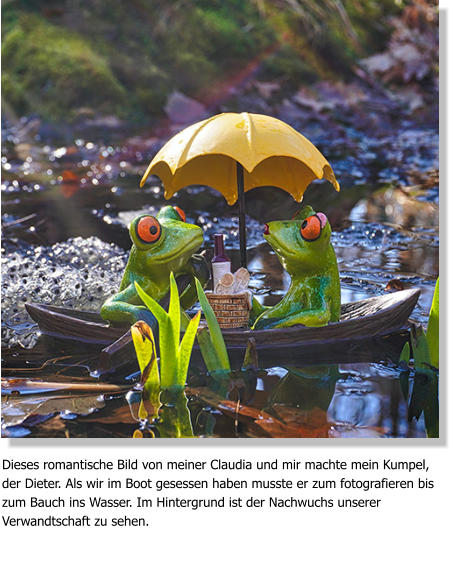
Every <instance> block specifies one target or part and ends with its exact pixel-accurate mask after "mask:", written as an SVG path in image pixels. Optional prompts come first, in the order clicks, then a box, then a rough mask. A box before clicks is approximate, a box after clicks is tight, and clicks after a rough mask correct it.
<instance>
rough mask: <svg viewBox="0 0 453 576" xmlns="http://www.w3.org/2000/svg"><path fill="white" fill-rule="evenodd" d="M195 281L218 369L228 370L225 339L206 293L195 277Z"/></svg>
mask: <svg viewBox="0 0 453 576" xmlns="http://www.w3.org/2000/svg"><path fill="white" fill-rule="evenodd" d="M195 283H196V285H197V293H198V300H199V302H200V306H201V308H202V309H203V312H204V316H205V318H206V322H207V324H208V328H209V333H210V337H211V342H212V346H213V348H214V350H215V351H216V354H217V357H218V360H219V363H220V369H221V370H227V371H230V370H231V367H230V359H229V358H228V351H227V348H226V346H225V340H224V339H223V335H222V331H221V329H220V326H219V323H218V322H217V318H216V317H215V314H214V310H213V309H212V308H211V305H210V304H209V301H208V299H207V298H206V294H205V293H204V291H203V288H202V286H201V284H200V282H199V281H198V278H195Z"/></svg>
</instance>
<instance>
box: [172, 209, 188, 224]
mask: <svg viewBox="0 0 453 576" xmlns="http://www.w3.org/2000/svg"><path fill="white" fill-rule="evenodd" d="M173 208H174V209H175V210H176V212H177V213H178V214H179V215H180V217H181V220H182V221H183V222H185V221H186V213H185V212H184V210H183V209H182V208H180V207H179V206H173Z"/></svg>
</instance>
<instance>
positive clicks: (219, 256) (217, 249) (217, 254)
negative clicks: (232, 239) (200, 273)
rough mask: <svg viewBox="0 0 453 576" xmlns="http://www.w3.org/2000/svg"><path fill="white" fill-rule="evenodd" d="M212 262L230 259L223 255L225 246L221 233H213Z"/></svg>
mask: <svg viewBox="0 0 453 576" xmlns="http://www.w3.org/2000/svg"><path fill="white" fill-rule="evenodd" d="M212 261H213V262H229V261H230V259H229V258H228V257H227V256H226V255H225V246H224V244H223V234H214V258H213V259H212Z"/></svg>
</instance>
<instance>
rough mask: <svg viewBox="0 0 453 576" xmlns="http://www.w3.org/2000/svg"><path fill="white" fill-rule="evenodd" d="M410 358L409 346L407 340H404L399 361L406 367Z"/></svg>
mask: <svg viewBox="0 0 453 576" xmlns="http://www.w3.org/2000/svg"><path fill="white" fill-rule="evenodd" d="M410 359H411V347H410V344H409V342H406V344H404V346H403V349H402V350H401V354H400V360H399V361H400V363H401V364H403V367H404V368H405V369H408V365H409V360H410Z"/></svg>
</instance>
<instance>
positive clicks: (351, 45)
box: [2, 0, 405, 121]
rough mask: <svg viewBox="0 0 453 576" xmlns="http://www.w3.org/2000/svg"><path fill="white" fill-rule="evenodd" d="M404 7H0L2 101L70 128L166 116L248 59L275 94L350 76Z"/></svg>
mask: <svg viewBox="0 0 453 576" xmlns="http://www.w3.org/2000/svg"><path fill="white" fill-rule="evenodd" d="M404 4H405V3H404V2H398V3H397V2H395V1H394V0H385V1H383V2H374V1H371V0H366V1H365V2H357V1H356V0H343V2H338V1H336V2H334V1H332V0H322V1H321V2H311V1H307V0H297V1H291V2H290V1H288V0H280V1H278V2H267V1H266V0H260V1H258V0H249V1H247V2H241V1H240V0H226V1H220V0H216V1H207V0H196V1H194V2H166V1H164V0H157V1H155V2H147V3H137V2H133V3H132V2H115V1H114V0H90V1H89V0H81V1H80V2H69V1H66V2H48V1H47V2H44V1H41V0H35V1H27V0H22V1H20V0H17V1H13V2H10V3H8V4H7V5H6V6H5V7H3V29H4V31H3V75H2V81H3V99H4V102H5V103H6V104H7V108H8V109H9V110H12V111H13V112H14V113H15V114H38V115H40V116H42V117H44V118H47V119H51V120H59V121H61V120H65V121H71V120H75V119H77V118H78V117H79V116H80V114H85V115H86V114H90V113H94V112H96V114H106V115H108V114H111V115H115V116H117V117H118V118H122V119H123V120H128V121H134V120H135V121H143V119H145V118H146V119H150V118H152V117H154V116H156V115H157V116H159V115H162V113H163V109H164V107H165V103H166V101H167V98H168V96H169V94H170V93H171V92H173V91H174V90H178V91H181V92H183V93H185V94H187V95H189V96H193V97H196V98H198V99H200V100H202V101H203V100H206V99H207V100H209V95H210V93H211V90H212V88H213V86H214V85H215V84H217V83H218V82H222V80H228V78H230V77H231V76H233V75H234V74H236V73H238V72H239V71H240V70H241V69H243V68H244V67H246V66H247V64H248V63H249V62H251V61H255V62H256V64H257V66H258V69H257V70H256V72H257V74H258V77H262V78H263V79H266V78H272V79H274V80H278V81H279V82H281V83H282V85H283V86H285V85H287V86H290V87H293V86H294V85H295V84H296V85H297V84H299V83H307V82H311V81H313V80H315V79H318V78H323V77H327V78H328V77H333V76H338V75H339V74H340V75H341V74H343V75H345V74H348V73H349V72H350V71H351V69H352V66H353V63H354V59H356V58H357V57H358V56H363V55H366V54H368V53H372V52H373V51H376V50H378V49H380V48H381V47H382V46H383V45H384V43H385V42H386V40H387V39H388V34H389V31H390V29H391V25H390V18H391V16H392V15H394V14H396V13H397V12H399V11H400V10H401V9H402V6H403V5H404Z"/></svg>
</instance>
